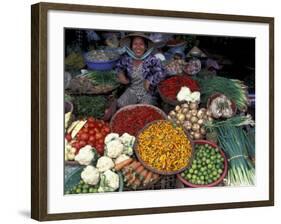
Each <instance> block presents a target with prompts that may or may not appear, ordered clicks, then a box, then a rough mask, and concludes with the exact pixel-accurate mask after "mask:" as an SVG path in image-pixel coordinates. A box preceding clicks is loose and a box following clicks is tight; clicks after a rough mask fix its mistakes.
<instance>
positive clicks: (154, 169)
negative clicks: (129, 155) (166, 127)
mask: <svg viewBox="0 0 281 224" xmlns="http://www.w3.org/2000/svg"><path fill="white" fill-rule="evenodd" d="M156 122H158V121H153V122H150V123H148V124H147V125H146V126H145V127H144V128H143V129H142V130H141V131H139V133H138V135H137V137H136V140H135V143H134V147H133V148H134V152H135V154H136V156H137V158H138V160H139V161H140V163H141V164H142V165H143V166H144V167H145V168H147V169H149V170H150V171H152V172H154V173H157V174H161V175H175V174H178V173H181V172H183V171H184V170H186V169H188V168H189V167H190V166H191V163H192V160H193V154H194V153H193V152H194V144H193V141H192V139H191V138H190V136H189V134H188V133H187V132H186V130H184V129H183V131H184V133H185V135H186V138H187V139H188V140H189V142H190V144H191V157H190V159H189V162H188V164H187V165H186V166H185V167H183V168H181V169H179V170H175V171H170V172H169V171H163V170H158V169H156V168H155V167H152V166H150V165H149V164H147V163H146V162H145V161H143V159H142V158H141V156H140V154H139V151H138V147H137V146H138V136H139V135H140V134H141V133H142V132H143V131H144V130H146V129H147V128H148V127H149V126H150V125H152V124H154V123H156ZM167 122H170V121H167ZM170 123H171V122H170Z"/></svg>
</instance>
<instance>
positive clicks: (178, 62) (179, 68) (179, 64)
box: [165, 59, 187, 75]
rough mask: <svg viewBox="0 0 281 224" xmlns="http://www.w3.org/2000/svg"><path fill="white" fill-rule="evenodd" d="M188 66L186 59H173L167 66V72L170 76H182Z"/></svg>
mask: <svg viewBox="0 0 281 224" xmlns="http://www.w3.org/2000/svg"><path fill="white" fill-rule="evenodd" d="M186 64H187V62H186V61H185V60H184V59H172V60H171V61H169V63H168V64H166V66H165V70H166V71H167V73H168V74H169V75H177V74H181V73H183V71H184V67H185V66H186Z"/></svg>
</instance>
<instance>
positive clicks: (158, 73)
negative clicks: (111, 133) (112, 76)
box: [116, 33, 166, 108]
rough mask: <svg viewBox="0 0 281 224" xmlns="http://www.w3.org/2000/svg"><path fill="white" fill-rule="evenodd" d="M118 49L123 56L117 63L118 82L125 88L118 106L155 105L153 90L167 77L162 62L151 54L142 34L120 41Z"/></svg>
mask: <svg viewBox="0 0 281 224" xmlns="http://www.w3.org/2000/svg"><path fill="white" fill-rule="evenodd" d="M120 45H121V47H125V49H126V54H125V55H123V56H122V57H121V58H120V60H119V62H118V63H117V66H116V71H117V78H118V80H119V82H120V83H122V84H125V85H127V86H128V87H127V89H126V90H125V92H124V93H123V94H122V95H121V96H120V97H119V99H118V100H117V106H118V107H119V108H120V107H124V106H127V105H130V104H137V103H145V104H156V97H155V90H156V86H157V84H158V83H159V82H160V81H161V80H163V79H164V78H165V76H166V75H165V72H164V68H163V67H162V64H161V61H160V60H159V59H157V58H156V57H155V56H153V55H152V54H151V53H152V51H153V42H152V41H151V40H150V39H149V38H148V37H147V36H145V35H144V34H142V33H132V34H129V35H127V36H125V37H124V38H123V39H121V41H120Z"/></svg>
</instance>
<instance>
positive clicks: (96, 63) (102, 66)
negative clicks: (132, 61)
mask: <svg viewBox="0 0 281 224" xmlns="http://www.w3.org/2000/svg"><path fill="white" fill-rule="evenodd" d="M97 51H99V50H97ZM100 51H103V52H113V53H114V52H116V51H114V50H100ZM89 53H90V52H87V53H85V54H84V62H85V64H86V65H87V67H88V68H89V69H91V70H99V71H102V70H110V69H112V68H113V67H114V66H115V65H116V63H117V61H118V60H119V57H120V55H119V54H116V58H114V59H111V60H106V61H102V60H91V59H89V58H88V55H89Z"/></svg>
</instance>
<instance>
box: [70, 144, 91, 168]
mask: <svg viewBox="0 0 281 224" xmlns="http://www.w3.org/2000/svg"><path fill="white" fill-rule="evenodd" d="M92 149H93V148H92V147H91V146H90V145H86V146H85V147H83V148H81V149H80V151H79V153H78V154H77V155H76V156H75V161H77V162H78V163H79V164H80V165H89V164H90V163H91V162H92V160H93V159H94V157H95V154H94V152H93V150H92Z"/></svg>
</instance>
